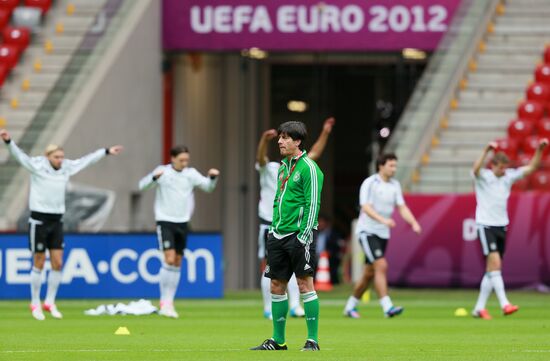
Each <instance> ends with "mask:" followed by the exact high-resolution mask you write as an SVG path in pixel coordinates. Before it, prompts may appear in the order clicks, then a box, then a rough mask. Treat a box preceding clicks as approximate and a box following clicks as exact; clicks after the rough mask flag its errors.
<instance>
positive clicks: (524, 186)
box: [512, 177, 530, 192]
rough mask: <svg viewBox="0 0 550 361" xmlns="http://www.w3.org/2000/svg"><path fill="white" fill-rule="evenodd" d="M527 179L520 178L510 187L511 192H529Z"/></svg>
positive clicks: (528, 180)
mask: <svg viewBox="0 0 550 361" xmlns="http://www.w3.org/2000/svg"><path fill="white" fill-rule="evenodd" d="M529 183H530V179H529V177H525V178H522V179H520V180H518V181H516V182H514V184H513V185H512V192H523V191H526V190H529Z"/></svg>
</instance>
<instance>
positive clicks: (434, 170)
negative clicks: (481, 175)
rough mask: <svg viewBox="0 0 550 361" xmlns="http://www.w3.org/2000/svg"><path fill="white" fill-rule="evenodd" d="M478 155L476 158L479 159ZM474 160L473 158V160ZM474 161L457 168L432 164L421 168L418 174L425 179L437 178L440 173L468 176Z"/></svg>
mask: <svg viewBox="0 0 550 361" xmlns="http://www.w3.org/2000/svg"><path fill="white" fill-rule="evenodd" d="M479 154H481V149H480V150H479ZM479 154H478V155H477V156H476V158H477V157H479ZM474 160H475V158H474ZM474 160H472V161H471V162H470V163H469V164H463V165H458V166H456V165H455V166H452V165H449V164H442V163H434V164H428V165H427V166H425V167H422V169H421V171H420V174H421V175H422V176H427V177H431V176H434V177H437V176H438V175H439V174H440V173H446V174H456V175H460V174H466V175H468V174H470V173H469V172H470V170H471V169H472V165H473V164H474Z"/></svg>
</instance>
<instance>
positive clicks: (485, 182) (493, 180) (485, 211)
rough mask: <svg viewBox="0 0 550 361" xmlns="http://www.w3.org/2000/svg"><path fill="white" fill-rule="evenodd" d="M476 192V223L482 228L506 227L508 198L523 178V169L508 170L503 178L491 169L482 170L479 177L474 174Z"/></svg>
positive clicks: (507, 221) (472, 174)
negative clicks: (515, 185)
mask: <svg viewBox="0 0 550 361" xmlns="http://www.w3.org/2000/svg"><path fill="white" fill-rule="evenodd" d="M470 175H471V176H472V177H473V178H474V184H475V192H476V202H477V206H476V223H477V224H479V225H482V226H493V227H504V226H507V225H508V223H510V221H509V219H508V210H507V205H508V198H509V197H510V192H511V189H512V185H513V184H514V182H515V181H517V180H519V179H521V178H523V176H524V175H525V170H524V169H523V168H509V169H506V171H505V173H504V175H503V176H502V177H497V176H496V175H495V174H494V173H493V171H492V170H490V169H480V170H479V176H477V177H476V176H475V175H474V173H473V172H471V173H470Z"/></svg>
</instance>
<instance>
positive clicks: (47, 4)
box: [25, 0, 52, 15]
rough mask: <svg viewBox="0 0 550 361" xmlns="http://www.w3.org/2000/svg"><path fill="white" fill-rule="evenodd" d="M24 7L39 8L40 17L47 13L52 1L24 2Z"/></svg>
mask: <svg viewBox="0 0 550 361" xmlns="http://www.w3.org/2000/svg"><path fill="white" fill-rule="evenodd" d="M25 6H28V7H33V8H39V9H40V10H42V15H44V14H45V13H47V12H48V10H50V8H51V6H52V0H25Z"/></svg>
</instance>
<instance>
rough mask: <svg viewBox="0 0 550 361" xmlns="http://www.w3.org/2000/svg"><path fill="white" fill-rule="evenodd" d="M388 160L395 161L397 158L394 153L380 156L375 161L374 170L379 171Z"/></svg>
mask: <svg viewBox="0 0 550 361" xmlns="http://www.w3.org/2000/svg"><path fill="white" fill-rule="evenodd" d="M388 160H397V156H396V155H395V154H394V153H386V154H380V155H379V156H378V158H377V159H376V168H377V169H380V167H381V166H383V165H385V164H386V162H387V161H388Z"/></svg>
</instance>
